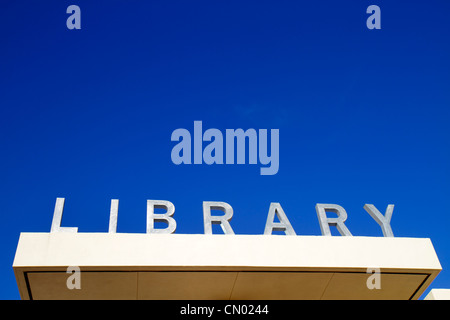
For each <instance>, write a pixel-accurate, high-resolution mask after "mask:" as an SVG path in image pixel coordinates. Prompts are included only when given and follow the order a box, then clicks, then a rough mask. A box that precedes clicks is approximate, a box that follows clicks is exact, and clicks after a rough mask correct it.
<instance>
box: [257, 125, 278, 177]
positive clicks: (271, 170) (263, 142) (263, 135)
mask: <svg viewBox="0 0 450 320" xmlns="http://www.w3.org/2000/svg"><path fill="white" fill-rule="evenodd" d="M279 133H280V132H279V130H278V129H271V130H270V136H271V137H270V157H269V156H268V150H267V130H266V129H260V130H259V161H260V162H261V164H269V163H270V167H267V168H261V169H260V173H261V175H274V174H277V172H278V168H279V162H280V159H279V143H280V141H279Z"/></svg>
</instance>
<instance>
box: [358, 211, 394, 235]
mask: <svg viewBox="0 0 450 320" xmlns="http://www.w3.org/2000/svg"><path fill="white" fill-rule="evenodd" d="M364 210H366V211H367V212H368V213H369V214H370V215H371V216H372V218H373V219H374V220H375V221H376V222H377V223H378V224H379V225H380V227H381V230H382V231H383V235H384V236H385V237H393V236H394V233H393V232H392V228H391V218H392V213H393V212H394V205H393V204H390V205H388V206H387V209H386V213H385V215H384V216H383V215H382V214H381V212H380V211H378V209H377V208H375V206H374V205H373V204H365V205H364Z"/></svg>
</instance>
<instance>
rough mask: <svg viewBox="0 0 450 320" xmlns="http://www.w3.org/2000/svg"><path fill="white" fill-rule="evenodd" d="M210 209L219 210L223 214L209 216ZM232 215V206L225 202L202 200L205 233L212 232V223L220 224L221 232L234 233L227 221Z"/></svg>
mask: <svg viewBox="0 0 450 320" xmlns="http://www.w3.org/2000/svg"><path fill="white" fill-rule="evenodd" d="M211 210H221V211H223V212H224V213H225V214H224V215H222V216H211ZM232 217H233V208H232V207H231V206H230V205H229V204H228V203H225V202H217V201H203V223H204V226H205V234H212V224H220V226H221V227H222V230H223V233H225V234H234V231H233V229H231V225H230V223H229V221H230V220H231V218H232Z"/></svg>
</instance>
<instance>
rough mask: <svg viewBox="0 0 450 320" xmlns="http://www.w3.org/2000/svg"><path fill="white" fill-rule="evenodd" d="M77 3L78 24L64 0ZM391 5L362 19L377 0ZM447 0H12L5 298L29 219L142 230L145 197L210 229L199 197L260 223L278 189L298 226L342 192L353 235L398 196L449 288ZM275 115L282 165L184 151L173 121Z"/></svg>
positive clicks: (1, 210) (31, 228) (207, 123)
mask: <svg viewBox="0 0 450 320" xmlns="http://www.w3.org/2000/svg"><path fill="white" fill-rule="evenodd" d="M71 4H76V5H78V6H80V8H81V30H68V29H67V27H66V19H67V18H68V16H69V14H67V13H66V8H67V7H68V6H69V5H71ZM371 4H376V5H378V6H379V7H380V8H381V30H368V29H367V27H366V19H367V17H368V16H369V15H368V14H366V8H367V7H368V6H369V5H371ZM449 12H450V2H449V1H444V0H442V1H437V0H431V1H424V0H422V1H381V0H375V1H365V0H363V1H350V0H348V1H319V2H317V1H230V0H227V1H132V2H129V1H95V2H93V1H85V0H74V1H70V2H69V1H11V0H7V1H2V2H1V4H0V40H1V50H0V152H1V157H0V203H1V205H0V217H1V219H0V252H1V255H0V298H1V299H18V298H19V294H18V289H17V285H16V282H15V278H14V274H13V270H12V263H13V259H14V254H15V249H16V245H17V241H18V239H19V234H20V232H48V231H49V230H50V225H51V221H52V215H53V209H54V204H55V200H56V197H65V198H66V206H65V211H64V217H63V226H67V227H78V228H79V232H107V230H108V219H109V205H110V200H111V199H112V198H118V199H119V200H120V204H119V218H118V232H130V233H134V232H136V233H143V232H145V219H146V200H147V199H162V200H170V201H171V202H173V203H174V204H175V209H176V212H175V215H174V218H175V219H176V220H177V223H178V228H177V231H176V232H177V233H203V221H202V201H225V202H228V203H229V204H230V205H231V206H232V207H233V209H234V217H233V220H232V221H231V224H232V227H233V229H234V231H235V232H236V233H240V234H260V233H262V232H263V230H264V225H265V221H266V217H267V212H268V209H269V205H270V202H280V203H281V205H282V207H283V209H284V211H285V213H286V215H287V216H288V217H289V219H290V221H291V223H292V225H293V227H294V229H295V231H296V233H297V234H298V235H320V228H319V224H318V221H317V217H316V213H315V209H314V206H315V204H316V203H336V204H339V205H341V206H343V207H344V208H345V209H346V210H347V213H348V220H347V223H346V224H347V226H348V228H349V229H350V231H351V232H352V233H353V235H355V236H382V233H381V229H380V228H379V226H378V225H377V224H376V223H375V222H374V220H373V219H372V218H371V217H370V216H369V215H368V214H367V213H366V212H365V211H364V209H363V206H364V204H365V203H372V204H374V205H375V206H376V207H377V208H379V209H380V211H382V212H383V213H384V210H385V209H386V207H387V205H388V204H395V209H394V214H393V218H392V228H393V231H394V234H395V236H398V237H428V238H431V240H432V242H433V244H434V246H435V249H436V252H437V254H438V257H439V259H440V262H441V264H442V267H443V271H442V272H441V274H440V275H439V276H438V277H437V279H436V280H435V281H434V283H433V284H432V287H441V288H450V243H449V236H448V234H449V231H448V228H449V224H450V212H449V207H448V200H449V192H450V142H449V138H450V128H449V126H448V122H449V120H450V108H449V107H450V42H449V34H450V24H449V23H448V13H449ZM194 120H201V121H203V126H204V128H205V129H207V128H217V129H219V130H222V132H225V130H226V129H236V128H243V129H248V128H255V129H279V130H280V156H279V157H280V169H279V172H278V174H276V175H273V176H261V175H260V174H259V169H260V165H248V164H246V165H212V166H208V165H205V164H203V165H190V166H189V165H180V166H176V165H174V164H173V163H172V161H171V158H170V153H171V149H172V147H173V146H174V145H175V143H174V142H171V141H170V137H171V133H172V131H173V130H175V129H177V128H186V129H189V130H190V131H191V132H193V123H194Z"/></svg>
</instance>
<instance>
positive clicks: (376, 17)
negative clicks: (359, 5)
mask: <svg viewBox="0 0 450 320" xmlns="http://www.w3.org/2000/svg"><path fill="white" fill-rule="evenodd" d="M366 13H372V15H371V16H370V17H368V18H367V21H366V25H367V28H368V29H370V30H372V29H381V10H380V7H379V6H376V5H374V4H373V5H371V6H368V7H367V10H366Z"/></svg>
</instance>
